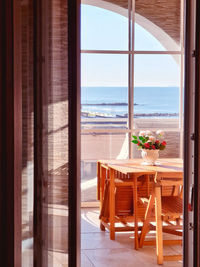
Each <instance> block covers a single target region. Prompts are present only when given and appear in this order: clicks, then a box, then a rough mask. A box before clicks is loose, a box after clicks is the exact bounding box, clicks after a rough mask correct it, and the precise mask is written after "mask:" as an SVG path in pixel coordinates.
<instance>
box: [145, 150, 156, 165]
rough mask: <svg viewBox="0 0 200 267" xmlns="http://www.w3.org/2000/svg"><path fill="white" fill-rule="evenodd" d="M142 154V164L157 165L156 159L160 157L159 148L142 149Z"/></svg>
mask: <svg viewBox="0 0 200 267" xmlns="http://www.w3.org/2000/svg"><path fill="white" fill-rule="evenodd" d="M141 155H142V158H143V160H144V161H143V162H142V165H156V160H157V159H158V158H159V149H155V150H150V149H142V151H141Z"/></svg>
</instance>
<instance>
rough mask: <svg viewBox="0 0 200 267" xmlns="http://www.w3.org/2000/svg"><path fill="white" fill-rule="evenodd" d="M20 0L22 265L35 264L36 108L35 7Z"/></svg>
mask: <svg viewBox="0 0 200 267" xmlns="http://www.w3.org/2000/svg"><path fill="white" fill-rule="evenodd" d="M31 3H32V1H26V2H21V48H22V50H21V51H22V53H21V62H22V77H21V78H22V267H27V266H30V267H32V266H33V196H34V190H33V188H34V185H33V177H34V173H33V171H34V161H33V160H34V153H33V146H34V138H33V131H34V128H33V127H34V125H33V123H34V122H33V120H34V112H33V40H32V35H33V30H32V29H33V21H32V15H33V7H32V4H31Z"/></svg>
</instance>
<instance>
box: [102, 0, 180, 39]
mask: <svg viewBox="0 0 200 267" xmlns="http://www.w3.org/2000/svg"><path fill="white" fill-rule="evenodd" d="M104 1H105V2H110V3H112V4H115V5H118V6H120V7H123V8H126V9H127V8H128V0H104ZM135 8H136V13H138V14H139V15H141V16H143V17H145V18H146V19H148V20H150V21H151V22H153V23H154V24H156V25H157V26H158V27H160V28H161V29H162V30H164V31H165V32H166V33H167V34H168V35H169V36H170V37H171V38H172V39H173V40H175V41H176V42H177V43H179V42H180V10H181V1H180V0H178V1H177V0H156V1H154V0H151V1H149V0H136V1H135Z"/></svg>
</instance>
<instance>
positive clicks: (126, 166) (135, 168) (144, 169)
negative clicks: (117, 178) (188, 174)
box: [98, 158, 183, 174]
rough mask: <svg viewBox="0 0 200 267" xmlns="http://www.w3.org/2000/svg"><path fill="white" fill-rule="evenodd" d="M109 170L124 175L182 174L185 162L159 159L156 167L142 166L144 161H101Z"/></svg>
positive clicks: (173, 159) (175, 159) (174, 159)
mask: <svg viewBox="0 0 200 267" xmlns="http://www.w3.org/2000/svg"><path fill="white" fill-rule="evenodd" d="M98 162H99V163H101V164H105V165H107V166H108V168H110V169H113V170H115V171H118V172H121V173H123V174H133V173H134V174H154V173H156V172H162V173H163V172H164V173H166V172H167V173H170V172H171V173H174V172H176V173H177V172H178V173H182V172H183V160H182V159H180V158H159V159H158V160H157V163H156V165H154V166H148V165H142V162H143V160H142V159H125V160H121V159H120V160H99V161H98Z"/></svg>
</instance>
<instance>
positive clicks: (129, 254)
mask: <svg viewBox="0 0 200 267" xmlns="http://www.w3.org/2000/svg"><path fill="white" fill-rule="evenodd" d="M98 216H99V210H98V209H97V208H84V209H82V212H81V252H82V253H81V267H94V266H95V267H105V266H109V267H112V266H113V267H133V266H134V267H140V266H141V267H146V266H148V267H152V266H158V265H157V264H156V251H155V246H148V247H147V246H145V247H143V248H142V249H139V250H138V251H136V250H134V236H133V233H117V234H116V240H115V241H112V240H110V238H109V233H108V232H107V231H106V232H102V231H101V230H100V229H99V219H98ZM152 235H154V234H152ZM165 238H169V235H166V236H165ZM170 238H171V237H170ZM181 250H182V248H181V247H180V246H171V247H170V246H168V247H165V248H164V254H165V255H167V254H179V253H181ZM164 266H167V267H181V266H182V262H165V263H164Z"/></svg>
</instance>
